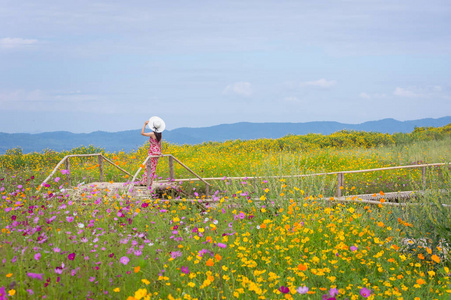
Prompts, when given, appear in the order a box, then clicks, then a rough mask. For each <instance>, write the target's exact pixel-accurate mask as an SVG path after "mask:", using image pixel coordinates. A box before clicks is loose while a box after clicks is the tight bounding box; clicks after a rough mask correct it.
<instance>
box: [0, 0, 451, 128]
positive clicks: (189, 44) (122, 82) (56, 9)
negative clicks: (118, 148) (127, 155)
mask: <svg viewBox="0 0 451 300" xmlns="http://www.w3.org/2000/svg"><path fill="white" fill-rule="evenodd" d="M0 5H1V9H0V107H1V108H0V131H1V132H11V133H12V132H32V133H33V132H44V131H60V130H67V131H72V132H92V131H97V130H104V131H121V130H129V129H137V128H140V127H141V126H142V123H143V122H144V121H145V120H146V119H148V118H149V117H150V116H153V115H158V116H160V117H162V118H163V119H164V120H165V121H166V124H167V129H175V128H179V127H203V126H211V125H217V124H224V123H235V122H242V121H246V122H309V121H339V122H344V123H361V122H365V121H371V120H379V119H383V118H395V119H398V120H413V119H419V118H439V117H443V116H449V115H451V1H449V0H430V1H424V0H421V1H419V0H409V1H404V0H400V1H392V0H390V1H385V0H365V1H358V0H341V1H339V0H318V1H304V0H296V1H280V0H279V1H276V0H258V1H253V0H252V1H246V0H245V1H243V0H240V1H235V0H228V1H220V0H218V1H203V0H200V1H192V0H191V1H184V0H177V1H151V0H150V1H149V0H145V1H141V0H130V1H112V0H108V1H106V0H89V1H85V0H77V1H66V0H59V1H54V0H53V1H48V0H42V1H35V0H33V1H30V0H21V1H17V0H11V1H10V0H0Z"/></svg>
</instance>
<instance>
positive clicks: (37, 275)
mask: <svg viewBox="0 0 451 300" xmlns="http://www.w3.org/2000/svg"><path fill="white" fill-rule="evenodd" d="M27 276H28V277H30V278H33V279H37V280H42V279H43V278H42V276H44V274H39V273H27Z"/></svg>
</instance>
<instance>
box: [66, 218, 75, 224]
mask: <svg viewBox="0 0 451 300" xmlns="http://www.w3.org/2000/svg"><path fill="white" fill-rule="evenodd" d="M73 220H74V217H66V221H67V222H69V223H70V222H72V221H73Z"/></svg>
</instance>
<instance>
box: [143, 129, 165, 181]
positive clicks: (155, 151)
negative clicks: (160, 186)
mask: <svg viewBox="0 0 451 300" xmlns="http://www.w3.org/2000/svg"><path fill="white" fill-rule="evenodd" d="M149 142H150V147H149V153H147V156H149V155H160V154H161V141H159V142H158V141H157V140H156V139H154V138H152V137H151V138H150V139H149ZM157 163H158V157H152V158H151V159H150V171H151V174H150V186H152V183H153V180H154V178H155V177H156V175H155V171H156V169H157ZM147 176H148V174H147V167H146V168H144V175H143V177H142V179H141V184H144V185H147Z"/></svg>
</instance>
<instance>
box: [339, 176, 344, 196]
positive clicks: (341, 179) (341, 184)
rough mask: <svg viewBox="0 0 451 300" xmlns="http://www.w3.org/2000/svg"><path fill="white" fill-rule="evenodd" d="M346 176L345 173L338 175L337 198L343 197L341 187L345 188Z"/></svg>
mask: <svg viewBox="0 0 451 300" xmlns="http://www.w3.org/2000/svg"><path fill="white" fill-rule="evenodd" d="M344 181H345V180H344V174H343V173H338V174H337V197H341V189H340V187H342V186H343V184H344Z"/></svg>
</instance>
